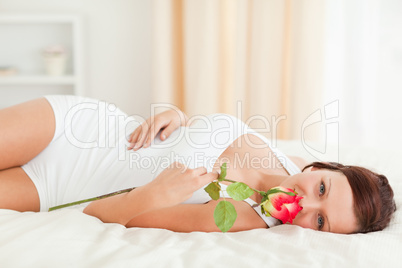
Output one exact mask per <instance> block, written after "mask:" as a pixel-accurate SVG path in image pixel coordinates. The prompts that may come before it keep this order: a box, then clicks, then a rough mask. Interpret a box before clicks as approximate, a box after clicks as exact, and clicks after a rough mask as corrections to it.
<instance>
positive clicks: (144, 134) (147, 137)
mask: <svg viewBox="0 0 402 268" xmlns="http://www.w3.org/2000/svg"><path fill="white" fill-rule="evenodd" d="M188 124H189V120H188V117H187V115H186V114H185V113H183V112H182V111H180V110H168V111H165V112H163V113H159V114H157V115H155V116H151V117H150V118H148V119H147V120H145V122H144V123H142V124H141V125H140V126H139V127H137V128H136V129H135V130H134V131H133V133H131V136H130V139H129V140H128V141H129V142H130V146H128V149H129V150H131V149H134V151H136V150H138V149H139V148H141V147H142V146H144V148H146V147H148V146H149V145H150V144H151V142H152V140H153V139H154V138H155V136H156V134H157V133H158V132H159V131H160V130H161V129H163V131H162V132H161V137H160V138H161V140H165V139H166V138H167V137H169V136H170V134H172V132H173V131H174V130H176V129H177V128H178V127H180V126H188Z"/></svg>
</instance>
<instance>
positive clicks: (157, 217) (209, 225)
mask: <svg viewBox="0 0 402 268" xmlns="http://www.w3.org/2000/svg"><path fill="white" fill-rule="evenodd" d="M221 200H222V199H220V200H217V201H214V200H212V201H210V202H208V203H205V204H180V205H177V206H173V207H169V208H166V209H160V210H154V211H151V212H147V213H143V214H141V215H139V216H137V217H134V218H132V219H131V220H130V221H129V222H128V223H127V224H126V227H143V228H161V229H167V230H171V231H175V232H195V231H199V232H220V230H219V229H218V227H217V226H216V224H215V221H214V210H215V207H216V205H217V203H218V202H219V201H221ZM226 201H229V202H231V203H232V204H233V205H234V206H235V208H236V212H237V219H236V221H235V223H234V225H233V227H232V228H231V229H230V230H229V232H238V231H246V230H251V229H256V228H267V225H266V224H265V222H264V221H263V220H262V219H261V217H260V216H259V215H258V214H257V213H256V212H255V210H254V209H253V208H252V207H251V206H250V205H249V204H247V203H245V202H240V201H234V200H233V199H230V198H229V199H226Z"/></svg>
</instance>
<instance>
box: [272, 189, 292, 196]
mask: <svg viewBox="0 0 402 268" xmlns="http://www.w3.org/2000/svg"><path fill="white" fill-rule="evenodd" d="M276 193H285V194H288V195H290V196H295V194H294V193H292V192H285V191H282V190H279V189H269V190H268V191H267V195H270V194H276Z"/></svg>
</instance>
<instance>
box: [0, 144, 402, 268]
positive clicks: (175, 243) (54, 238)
mask: <svg viewBox="0 0 402 268" xmlns="http://www.w3.org/2000/svg"><path fill="white" fill-rule="evenodd" d="M277 145H278V147H279V148H280V149H281V150H282V151H283V152H284V153H286V154H289V155H298V156H302V157H304V158H306V159H307V160H309V161H313V160H315V158H314V157H313V155H312V154H311V152H316V154H315V156H317V155H318V156H319V155H320V154H321V153H320V151H323V147H322V144H310V145H303V144H302V142H301V141H278V143H277ZM320 146H321V147H320ZM324 149H325V148H324ZM338 151H339V156H338ZM326 152H327V153H326V154H328V152H329V155H326V156H325V160H335V161H336V160H339V161H340V162H342V163H348V164H357V165H363V166H366V167H369V168H375V170H377V171H379V172H382V173H384V174H386V175H387V177H388V178H389V180H390V183H391V185H392V186H393V189H394V191H395V195H396V198H395V199H396V203H397V212H396V213H395V216H394V217H393V219H392V221H391V224H390V226H389V227H388V228H386V229H385V230H384V231H381V232H375V233H369V234H354V235H340V234H332V233H324V232H317V231H313V230H308V229H303V228H300V227H298V226H291V225H281V226H277V227H274V228H271V229H257V230H252V231H246V232H239V233H225V234H223V233H200V232H193V233H174V232H171V231H167V230H160V229H142V228H129V229H127V228H125V227H124V226H122V225H119V224H105V223H102V222H101V221H100V220H98V219H97V218H94V217H91V216H88V215H86V214H83V213H82V210H83V208H82V207H80V206H76V207H72V208H65V209H61V210H58V211H54V212H51V213H47V212H41V213H34V212H24V213H20V212H16V211H12V210H6V209H3V210H0V233H1V235H0V266H1V267H123V266H124V267H218V266H219V267H323V266H325V267H400V266H401V260H402V258H401V253H402V206H401V205H402V170H401V169H399V165H400V162H401V160H402V153H400V152H395V151H387V150H380V149H374V148H368V147H351V146H347V147H346V146H345V147H342V146H341V147H340V148H339V150H338V149H337V147H336V146H333V145H332V146H328V147H327V148H326ZM321 156H322V154H321ZM320 160H324V159H320Z"/></svg>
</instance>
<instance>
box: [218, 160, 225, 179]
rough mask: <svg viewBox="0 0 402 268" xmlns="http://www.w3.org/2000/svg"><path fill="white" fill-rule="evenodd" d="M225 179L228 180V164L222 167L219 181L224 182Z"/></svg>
mask: <svg viewBox="0 0 402 268" xmlns="http://www.w3.org/2000/svg"><path fill="white" fill-rule="evenodd" d="M224 178H226V162H225V163H223V164H222V166H221V174H220V175H219V177H218V181H223V179H224Z"/></svg>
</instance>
